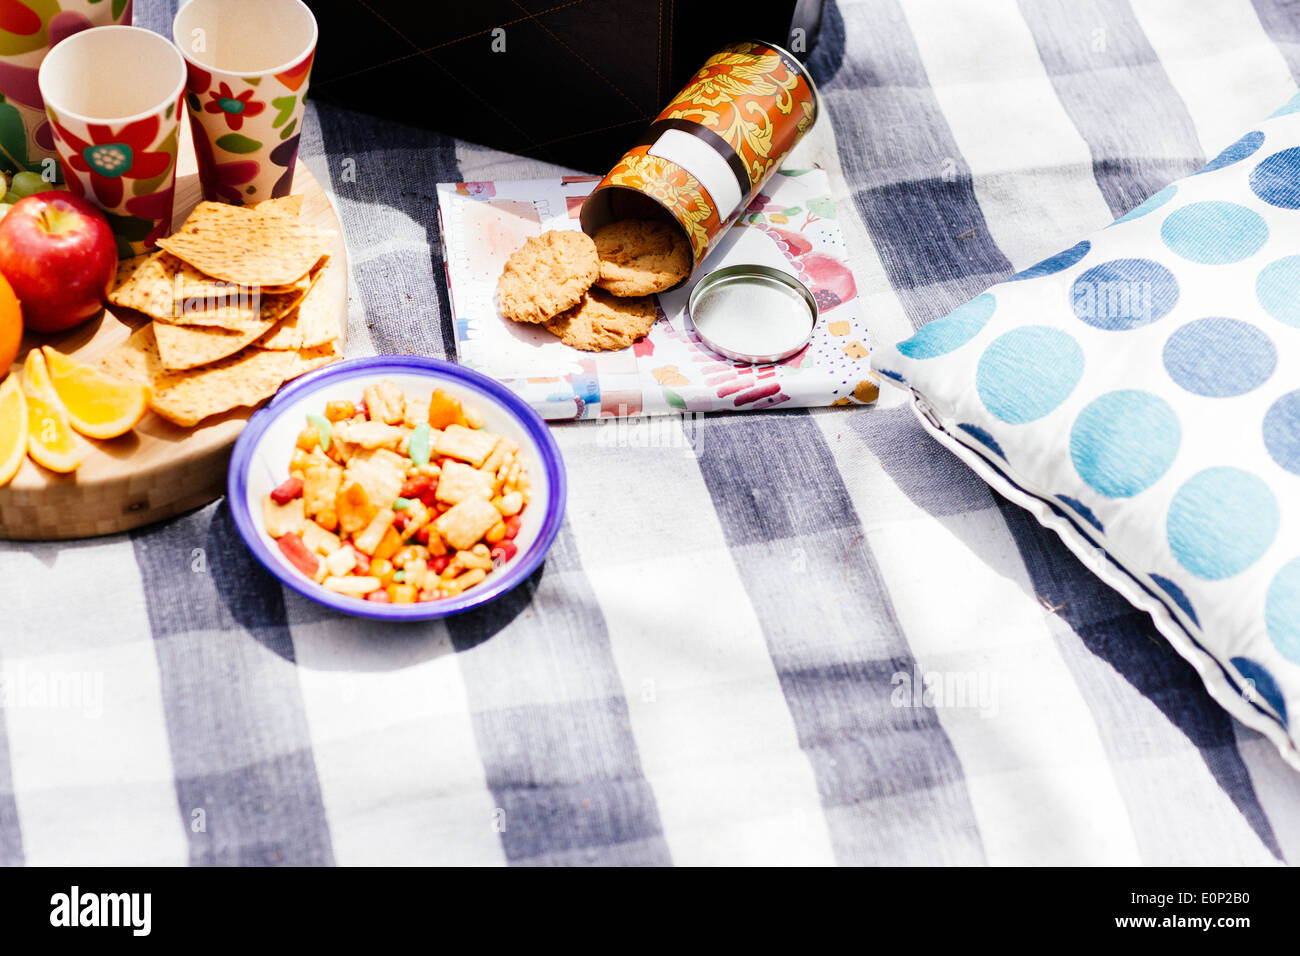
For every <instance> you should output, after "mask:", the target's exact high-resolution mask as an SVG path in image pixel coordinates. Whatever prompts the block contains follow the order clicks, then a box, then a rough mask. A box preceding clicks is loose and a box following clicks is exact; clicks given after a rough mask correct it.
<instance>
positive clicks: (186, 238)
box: [158, 202, 327, 286]
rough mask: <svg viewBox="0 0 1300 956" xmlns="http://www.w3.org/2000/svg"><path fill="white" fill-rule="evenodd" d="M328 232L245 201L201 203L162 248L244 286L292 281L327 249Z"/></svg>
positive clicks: (315, 262) (227, 280)
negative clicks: (269, 213)
mask: <svg viewBox="0 0 1300 956" xmlns="http://www.w3.org/2000/svg"><path fill="white" fill-rule="evenodd" d="M326 239H327V237H326V236H325V235H324V234H323V233H321V232H320V231H319V230H317V229H313V228H312V227H310V226H307V225H304V224H303V223H300V222H297V221H294V220H290V219H286V218H281V217H278V216H265V215H258V214H257V213H255V212H254V211H252V210H250V209H245V208H244V207H242V206H228V205H225V204H224V203H214V202H201V203H199V204H198V205H197V206H196V207H195V208H194V212H192V213H190V217H189V218H188V219H186V220H185V224H184V225H183V226H181V228H180V229H179V230H177V231H176V232H175V233H174V234H172V235H171V236H170V237H168V238H166V239H159V240H158V246H159V248H162V249H165V250H166V251H167V252H170V253H171V254H172V255H174V256H175V257H176V258H178V259H181V260H183V261H185V262H188V263H189V264H190V265H192V266H193V267H194V268H196V269H198V270H199V271H200V272H202V273H205V274H206V275H209V276H212V277H213V278H214V279H222V280H224V281H226V282H234V283H236V284H238V285H247V286H265V285H275V286H279V285H292V284H293V283H296V282H297V281H298V280H300V279H301V278H302V277H303V276H305V275H307V273H309V272H310V271H311V269H312V267H313V266H315V265H316V264H317V263H318V262H319V261H320V259H321V257H322V256H323V255H324V254H325V245H326Z"/></svg>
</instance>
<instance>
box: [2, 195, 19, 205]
mask: <svg viewBox="0 0 1300 956" xmlns="http://www.w3.org/2000/svg"><path fill="white" fill-rule="evenodd" d="M22 198H23V197H22V196H15V195H14V194H13V193H5V194H4V196H3V197H2V198H0V203H4V205H6V206H12V205H13V204H14V203H16V202H17V201H18V200H20V199H22Z"/></svg>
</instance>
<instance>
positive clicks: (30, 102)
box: [0, 0, 131, 180]
mask: <svg viewBox="0 0 1300 956" xmlns="http://www.w3.org/2000/svg"><path fill="white" fill-rule="evenodd" d="M130 22H131V0H111V2H109V0H0V169H4V170H6V171H8V172H10V173H20V172H23V171H27V172H32V173H40V174H41V175H42V176H44V177H45V178H46V179H47V180H49V179H52V178H53V177H54V176H55V175H56V174H57V173H58V163H57V162H56V160H55V158H56V153H55V150H54V138H53V133H52V131H51V129H50V124H49V122H48V121H47V120H46V118H45V103H44V101H43V100H42V99H41V90H40V86H39V85H38V83H37V81H36V76H37V73H38V72H39V71H40V68H41V62H42V61H43V60H44V59H45V54H47V53H49V52H50V48H51V47H53V46H54V45H55V44H56V43H58V42H59V41H60V40H63V39H66V38H67V37H70V36H72V34H74V33H80V32H81V31H82V30H89V29H90V28H91V27H102V26H108V25H110V24H123V23H130Z"/></svg>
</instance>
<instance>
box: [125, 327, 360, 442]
mask: <svg viewBox="0 0 1300 956" xmlns="http://www.w3.org/2000/svg"><path fill="white" fill-rule="evenodd" d="M336 358H338V349H337V348H336V347H335V346H333V345H332V344H331V345H328V346H322V347H321V348H318V349H307V350H304V351H302V352H268V351H264V350H262V349H252V348H250V349H245V350H243V351H242V352H239V353H237V354H235V355H232V356H230V357H229V358H224V359H222V360H221V361H219V362H217V363H215V364H213V365H209V366H206V367H204V368H197V369H190V370H188V371H183V372H177V371H167V370H166V369H164V368H162V362H161V359H160V357H159V354H158V343H157V340H156V339H155V337H154V331H153V326H151V325H146V326H144V327H143V328H141V329H139V330H138V331H137V332H136V333H135V334H134V335H132V336H131V338H129V339H128V340H127V341H126V342H125V343H124V344H123V345H121V346H119V347H118V348H116V349H114V350H113V351H112V352H110V353H109V354H108V355H107V356H106V357H105V358H104V360H103V361H102V362H101V363H100V367H101V368H102V369H103V370H104V371H105V372H107V373H108V374H110V375H114V376H116V377H118V378H123V379H127V380H128V381H135V382H140V383H142V384H149V385H150V386H151V388H152V389H153V399H152V401H151V403H150V407H151V408H152V409H153V411H155V412H156V413H157V414H159V415H161V416H162V417H163V418H166V419H167V420H168V421H171V422H174V423H175V424H177V425H181V426H183V427H187V428H188V427H190V426H193V425H197V424H198V423H199V422H201V421H203V420H204V419H205V418H210V417H212V416H213V415H220V414H223V413H225V412H228V411H231V410H232V409H235V408H243V407H247V406H252V405H257V404H260V403H261V402H263V401H265V400H266V399H268V398H270V397H271V396H272V395H274V394H275V393H276V391H278V390H279V388H280V386H281V385H283V384H284V383H285V382H287V381H289V380H290V379H292V378H296V377H297V376H299V375H302V374H304V373H305V372H309V371H311V370H312V369H314V368H319V367H320V366H322V365H325V364H328V363H329V362H332V361H334V360H335V359H336Z"/></svg>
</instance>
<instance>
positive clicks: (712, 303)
mask: <svg viewBox="0 0 1300 956" xmlns="http://www.w3.org/2000/svg"><path fill="white" fill-rule="evenodd" d="M687 308H688V310H689V312H690V316H691V322H692V323H693V324H694V326H695V331H696V332H697V333H698V334H699V336H700V338H701V340H703V342H704V344H705V345H707V346H708V347H709V348H711V349H713V351H715V352H718V353H720V354H722V355H725V356H726V357H727V358H730V359H735V360H737V361H739V362H750V363H752V364H754V365H761V364H765V363H768V362H779V361H781V360H782V359H786V358H789V357H790V356H791V355H794V354H795V353H796V352H799V351H800V350H802V349H803V348H804V346H806V345H807V344H808V340H809V339H811V338H812V333H813V327H814V326H815V325H816V324H817V300H816V299H814V298H813V294H812V293H811V292H809V291H808V287H807V286H806V285H804V284H803V283H802V282H800V281H799V280H798V279H796V278H795V277H794V276H792V275H790V274H789V273H788V272H782V271H781V270H780V269H773V268H770V267H768V266H760V265H738V266H726V267H725V268H722V269H715V270H714V271H713V272H710V273H708V274H707V275H706V276H704V277H703V278H702V279H700V281H699V282H697V283H696V284H695V288H694V289H692V290H691V297H690V300H689V302H688V304H687Z"/></svg>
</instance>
